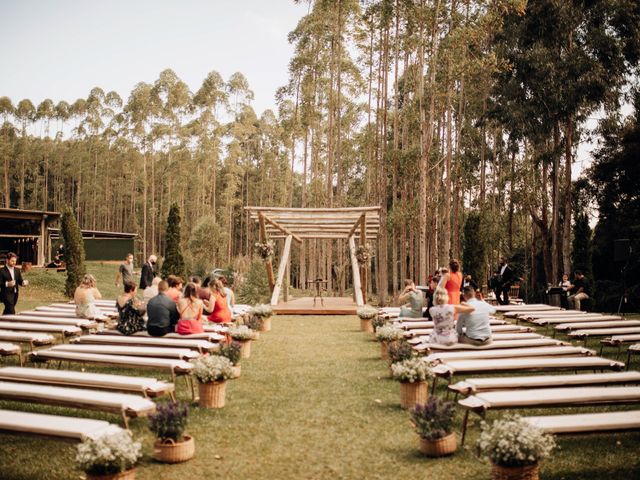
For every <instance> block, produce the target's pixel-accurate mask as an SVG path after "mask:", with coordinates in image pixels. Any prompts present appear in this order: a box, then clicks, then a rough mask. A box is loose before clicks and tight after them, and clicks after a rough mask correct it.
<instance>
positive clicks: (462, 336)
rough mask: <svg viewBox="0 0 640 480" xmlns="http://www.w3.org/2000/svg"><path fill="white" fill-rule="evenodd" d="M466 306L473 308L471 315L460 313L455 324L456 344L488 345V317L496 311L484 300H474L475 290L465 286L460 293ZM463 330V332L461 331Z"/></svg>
mask: <svg viewBox="0 0 640 480" xmlns="http://www.w3.org/2000/svg"><path fill="white" fill-rule="evenodd" d="M462 294H463V296H464V302H465V304H466V305H468V306H470V307H473V308H474V311H473V313H462V314H460V316H459V317H458V321H457V322H456V332H457V333H458V342H460V343H467V344H469V345H488V344H490V343H491V326H490V324H489V315H493V314H494V313H496V309H495V308H493V307H492V306H491V305H489V304H488V303H487V302H485V301H484V300H478V299H477V298H476V292H475V289H474V288H473V287H472V286H467V287H465V288H464V290H463V291H462ZM463 328H464V329H465V330H463Z"/></svg>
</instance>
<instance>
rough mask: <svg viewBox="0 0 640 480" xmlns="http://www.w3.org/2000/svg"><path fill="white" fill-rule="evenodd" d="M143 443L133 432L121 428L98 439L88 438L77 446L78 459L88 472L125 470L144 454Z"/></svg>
mask: <svg viewBox="0 0 640 480" xmlns="http://www.w3.org/2000/svg"><path fill="white" fill-rule="evenodd" d="M141 450H142V445H141V444H140V442H134V441H133V437H132V435H131V432H129V431H128V430H120V431H117V432H113V433H109V434H105V435H102V436H100V437H98V438H96V439H92V438H86V439H84V440H83V441H82V443H80V444H79V445H78V447H77V453H76V461H77V462H78V464H79V466H80V468H81V469H82V470H84V471H85V472H87V473H92V474H96V475H103V474H113V473H119V472H124V471H125V470H129V469H130V468H132V467H133V466H134V465H135V464H136V462H137V461H138V459H139V458H140V457H141V456H142V453H141Z"/></svg>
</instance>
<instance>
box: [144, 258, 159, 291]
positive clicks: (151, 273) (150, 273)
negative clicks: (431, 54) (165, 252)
mask: <svg viewBox="0 0 640 480" xmlns="http://www.w3.org/2000/svg"><path fill="white" fill-rule="evenodd" d="M157 261H158V257H156V256H155V255H150V256H149V260H147V261H146V262H145V264H144V265H142V273H141V274H140V290H144V289H145V288H147V287H150V286H151V284H152V283H153V278H154V277H155V276H156V262H157Z"/></svg>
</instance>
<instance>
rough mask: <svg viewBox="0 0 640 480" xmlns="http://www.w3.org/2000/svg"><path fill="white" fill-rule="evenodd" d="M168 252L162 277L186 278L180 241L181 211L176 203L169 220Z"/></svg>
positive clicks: (170, 211) (172, 206)
mask: <svg viewBox="0 0 640 480" xmlns="http://www.w3.org/2000/svg"><path fill="white" fill-rule="evenodd" d="M166 245H167V246H166V250H165V255H164V261H163V262H162V276H163V277H165V278H166V277H167V276H168V275H177V276H179V277H182V278H184V276H185V273H186V269H185V263H184V258H183V256H182V246H181V239H180V209H179V208H178V204H177V203H174V204H172V205H171V208H170V209H169V217H168V218H167V235H166Z"/></svg>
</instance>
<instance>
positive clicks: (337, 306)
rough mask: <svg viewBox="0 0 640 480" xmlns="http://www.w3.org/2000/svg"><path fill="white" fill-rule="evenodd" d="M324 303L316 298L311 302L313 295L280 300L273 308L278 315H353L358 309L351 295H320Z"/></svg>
mask: <svg viewBox="0 0 640 480" xmlns="http://www.w3.org/2000/svg"><path fill="white" fill-rule="evenodd" d="M322 300H323V302H324V305H323V304H322V303H321V302H320V299H316V304H315V306H314V304H313V297H300V298H295V299H293V300H289V301H288V302H286V303H285V302H282V301H281V302H280V303H278V305H277V306H276V307H273V310H274V311H275V312H276V313H277V314H279V315H355V314H356V311H357V310H358V306H357V305H356V302H354V301H353V299H352V298H351V297H322Z"/></svg>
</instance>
